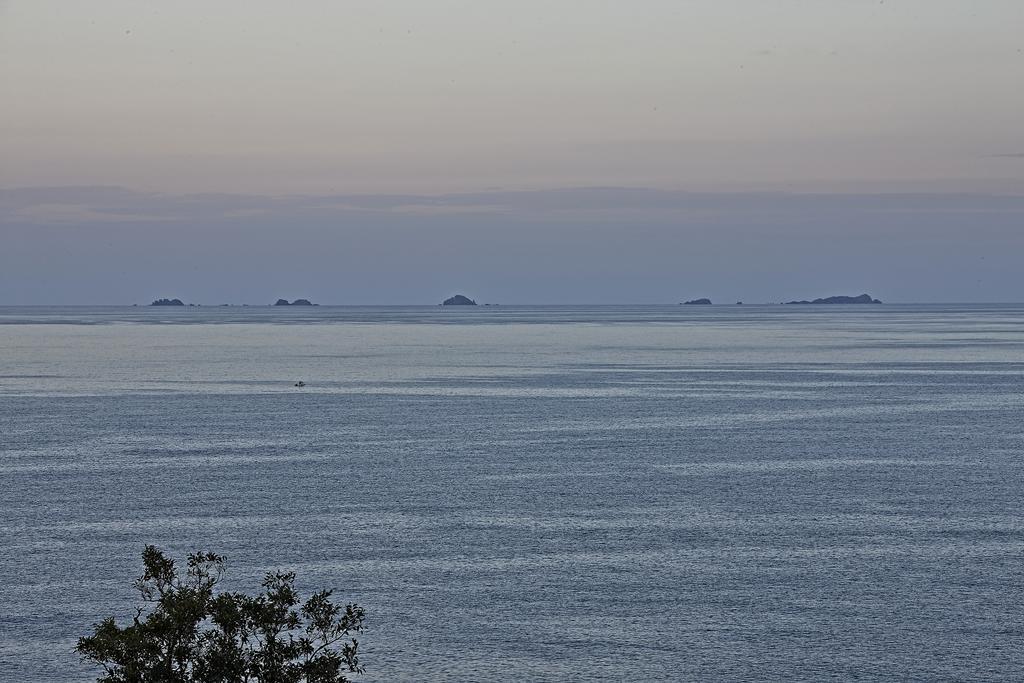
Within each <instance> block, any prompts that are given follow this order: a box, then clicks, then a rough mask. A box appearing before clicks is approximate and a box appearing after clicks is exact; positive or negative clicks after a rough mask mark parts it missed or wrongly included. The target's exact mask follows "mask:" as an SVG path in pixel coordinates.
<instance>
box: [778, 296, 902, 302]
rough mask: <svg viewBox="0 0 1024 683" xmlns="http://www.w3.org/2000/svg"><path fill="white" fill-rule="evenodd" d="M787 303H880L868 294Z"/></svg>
mask: <svg viewBox="0 0 1024 683" xmlns="http://www.w3.org/2000/svg"><path fill="white" fill-rule="evenodd" d="M786 303H787V304H880V303H882V302H881V301H879V300H878V299H872V298H871V296H870V295H868V294H861V295H860V296H829V297H825V298H824V299H815V300H814V301H787V302H786Z"/></svg>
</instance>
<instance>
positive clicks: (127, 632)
mask: <svg viewBox="0 0 1024 683" xmlns="http://www.w3.org/2000/svg"><path fill="white" fill-rule="evenodd" d="M142 564H143V566H144V568H145V572H144V573H143V575H142V577H141V578H139V580H138V581H137V582H136V584H135V585H136V588H137V589H138V591H139V593H140V595H141V597H142V600H143V603H144V605H143V606H142V607H138V608H137V609H136V613H135V616H134V618H133V619H132V623H131V624H128V625H126V626H118V625H117V623H116V621H115V620H114V618H113V617H109V618H107V619H104V620H103V621H102V622H100V623H98V624H95V626H94V631H93V633H92V635H89V636H85V637H83V638H80V639H79V641H78V646H77V648H76V649H77V651H78V653H79V654H80V655H81V656H82V659H83V660H84V661H89V662H93V663H95V664H98V665H100V666H102V667H103V670H104V674H103V675H102V676H100V678H99V679H97V681H98V683H197V682H199V681H202V682H203V683H243V682H245V683H346V682H347V681H348V680H349V679H347V678H346V677H345V675H344V674H345V673H362V672H363V669H362V667H361V666H360V665H359V655H358V648H359V643H358V641H357V640H356V639H355V637H353V634H356V633H361V632H362V631H363V621H364V618H365V611H364V610H363V608H362V607H359V606H358V605H353V604H349V605H345V606H344V607H342V606H341V605H335V604H334V603H333V602H331V594H332V591H329V590H325V591H320V592H318V593H314V594H313V595H312V596H311V597H310V598H309V599H308V600H306V601H305V602H304V603H303V602H301V600H300V597H299V594H298V592H297V591H296V590H295V574H294V573H293V572H270V573H268V574H267V575H266V578H265V579H264V580H263V592H262V593H260V594H258V595H255V596H249V595H245V594H244V593H231V592H218V591H217V584H218V582H219V581H220V578H221V576H222V574H223V572H224V558H223V557H222V556H220V555H216V554H214V553H195V554H193V555H189V557H188V567H187V569H186V571H185V573H184V575H181V574H180V573H179V571H178V568H177V566H176V565H175V562H174V560H173V559H171V558H169V557H167V556H166V555H164V554H163V553H162V552H161V551H160V550H158V549H157V548H155V547H154V546H151V545H147V546H146V549H145V551H144V552H143V553H142Z"/></svg>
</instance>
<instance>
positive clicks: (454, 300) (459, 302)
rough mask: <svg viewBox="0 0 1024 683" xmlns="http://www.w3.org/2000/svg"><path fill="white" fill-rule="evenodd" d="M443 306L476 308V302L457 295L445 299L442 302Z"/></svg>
mask: <svg viewBox="0 0 1024 683" xmlns="http://www.w3.org/2000/svg"><path fill="white" fill-rule="evenodd" d="M441 305H442V306H476V302H475V301H473V300H472V299H470V298H469V297H468V296H463V295H461V294H456V295H455V296H453V297H451V298H450V299H445V300H444V301H443V302H441Z"/></svg>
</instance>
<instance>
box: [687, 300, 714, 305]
mask: <svg viewBox="0 0 1024 683" xmlns="http://www.w3.org/2000/svg"><path fill="white" fill-rule="evenodd" d="M682 305H683V306H710V305H711V299H690V300H689V301H684V302H683V303H682Z"/></svg>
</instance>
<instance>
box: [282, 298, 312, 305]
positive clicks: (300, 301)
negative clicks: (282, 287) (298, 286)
mask: <svg viewBox="0 0 1024 683" xmlns="http://www.w3.org/2000/svg"><path fill="white" fill-rule="evenodd" d="M274 305H275V306H316V305H317V304H314V303H313V302H312V301H310V300H309V299H296V300H295V301H293V302H291V303H288V299H278V300H277V301H275V302H274Z"/></svg>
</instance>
